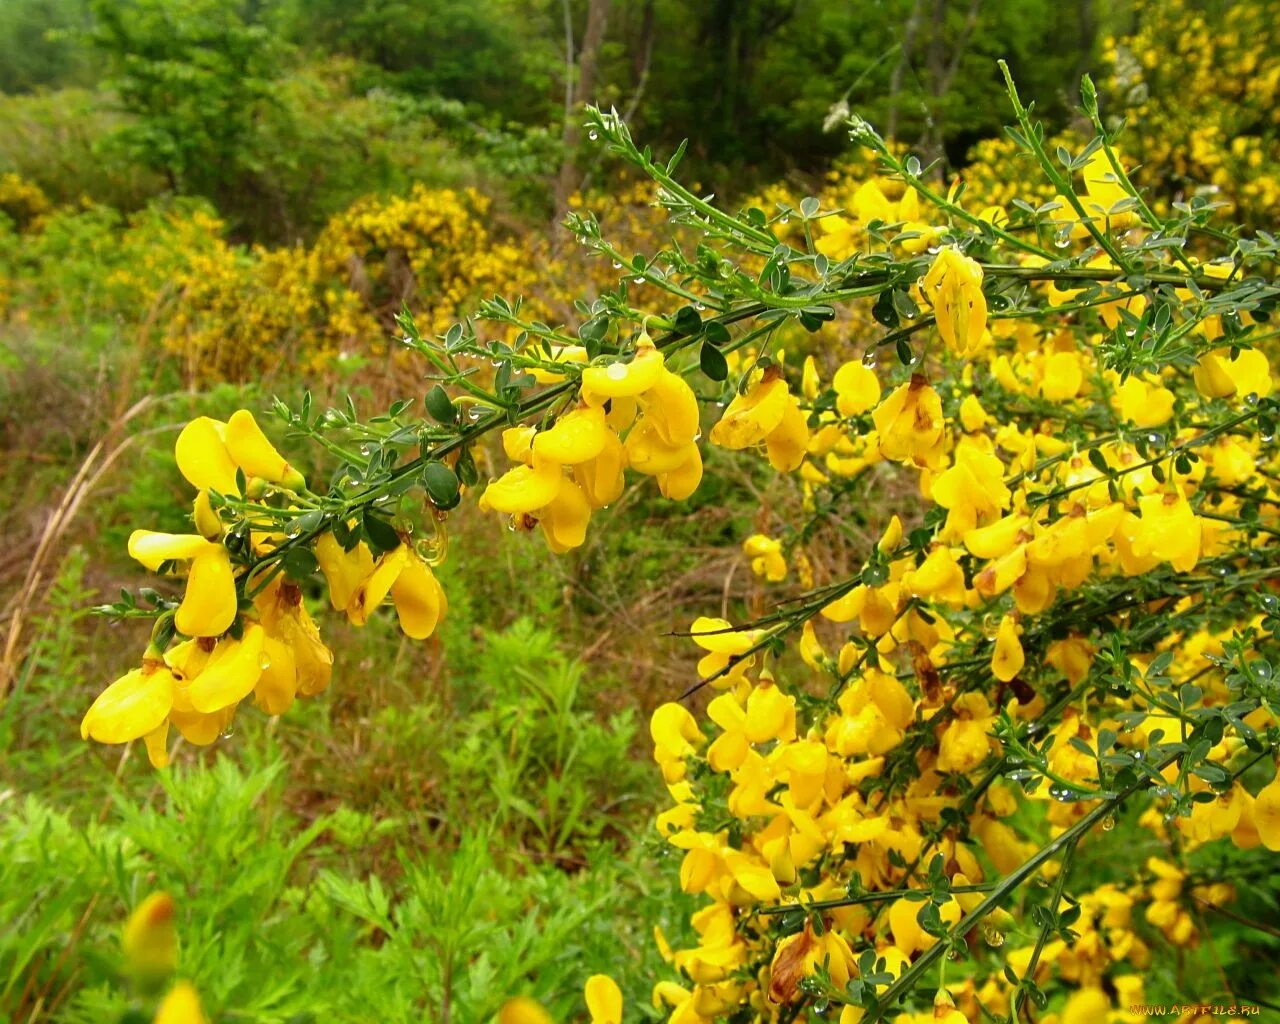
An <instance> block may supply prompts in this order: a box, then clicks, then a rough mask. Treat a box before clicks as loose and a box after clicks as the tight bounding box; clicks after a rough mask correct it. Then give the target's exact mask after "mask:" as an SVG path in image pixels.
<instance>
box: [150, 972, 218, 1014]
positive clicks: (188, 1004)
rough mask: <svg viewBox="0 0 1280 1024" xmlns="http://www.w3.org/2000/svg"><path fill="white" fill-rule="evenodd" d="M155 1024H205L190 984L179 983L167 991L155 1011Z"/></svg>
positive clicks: (198, 999)
mask: <svg viewBox="0 0 1280 1024" xmlns="http://www.w3.org/2000/svg"><path fill="white" fill-rule="evenodd" d="M155 1024H207V1021H206V1020H205V1015H204V1012H203V1011H202V1010H201V1009H200V997H199V995H197V994H196V990H195V988H194V987H193V986H192V985H191V983H190V982H186V981H180V982H178V983H177V984H176V985H174V986H173V988H171V989H170V990H169V994H168V995H167V996H165V997H164V1001H163V1002H161V1004H160V1007H159V1009H158V1010H157V1011H156V1019H155Z"/></svg>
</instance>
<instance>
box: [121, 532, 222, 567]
mask: <svg viewBox="0 0 1280 1024" xmlns="http://www.w3.org/2000/svg"><path fill="white" fill-rule="evenodd" d="M216 547H218V545H217V544H215V543H213V542H212V541H209V540H205V538H204V537H201V536H200V535H199V534H198V533H156V532H155V531H154V530H134V531H133V533H131V534H129V557H130V558H134V559H136V560H137V561H139V562H141V563H142V564H143V565H145V566H146V567H147V568H148V569H150V570H151V571H152V572H156V571H157V570H159V568H160V566H161V564H162V563H164V562H185V561H188V560H189V559H192V558H195V557H196V555H199V554H201V553H203V552H205V551H210V550H212V549H214V548H216Z"/></svg>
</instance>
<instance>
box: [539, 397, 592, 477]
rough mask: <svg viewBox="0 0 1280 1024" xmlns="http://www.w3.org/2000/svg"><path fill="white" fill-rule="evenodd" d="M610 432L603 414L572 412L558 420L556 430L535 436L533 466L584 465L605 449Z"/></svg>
mask: <svg viewBox="0 0 1280 1024" xmlns="http://www.w3.org/2000/svg"><path fill="white" fill-rule="evenodd" d="M609 432H610V431H609V428H608V427H607V426H605V422H604V412H603V411H602V410H600V409H598V408H584V409H574V410H573V411H572V412H570V413H567V414H565V415H564V416H562V417H561V418H560V419H558V420H557V421H556V424H555V426H553V427H551V428H550V429H549V430H543V431H540V432H539V433H537V434H536V435H535V436H534V438H533V461H534V464H535V465H536V464H538V463H539V462H543V463H545V464H548V465H549V464H551V463H559V464H560V465H564V466H573V465H577V464H578V463H579V462H587V461H588V460H590V459H594V458H595V457H596V456H597V455H599V454H600V452H601V451H602V450H603V449H604V446H605V441H606V436H607V435H608V434H609Z"/></svg>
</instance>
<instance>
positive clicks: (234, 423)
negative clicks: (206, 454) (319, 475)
mask: <svg viewBox="0 0 1280 1024" xmlns="http://www.w3.org/2000/svg"><path fill="white" fill-rule="evenodd" d="M226 443H227V452H228V454H230V456H231V458H232V460H233V461H234V462H235V463H236V465H238V466H239V467H240V468H241V469H242V470H244V475H245V476H247V477H254V476H256V477H261V478H262V479H263V480H268V481H270V482H271V483H273V484H281V485H282V486H284V487H287V488H289V489H290V490H294V491H296V490H300V489H301V488H303V487H305V486H306V481H305V480H303V478H302V474H301V473H299V472H298V471H297V470H296V469H294V468H293V467H291V466H290V465H289V463H287V462H286V461H285V460H284V456H282V455H281V454H280V453H279V452H278V451H276V449H275V447H274V446H273V445H272V444H271V442H270V441H268V440H267V435H266V434H264V433H263V432H262V428H261V427H259V426H258V421H257V420H255V419H254V418H253V413H251V412H249V410H248V409H239V410H237V411H236V412H233V413H232V414H231V418H230V419H229V420H227V429H226Z"/></svg>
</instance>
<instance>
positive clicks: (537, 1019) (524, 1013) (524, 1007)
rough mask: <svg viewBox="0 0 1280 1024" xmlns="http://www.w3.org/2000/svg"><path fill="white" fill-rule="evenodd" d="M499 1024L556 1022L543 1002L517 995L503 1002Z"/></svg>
mask: <svg viewBox="0 0 1280 1024" xmlns="http://www.w3.org/2000/svg"><path fill="white" fill-rule="evenodd" d="M498 1024H554V1022H553V1021H552V1019H551V1014H549V1013H547V1011H546V1010H544V1009H543V1008H542V1004H541V1003H539V1002H537V1001H536V1000H533V999H530V998H529V997H528V996H516V997H515V998H514V999H508V1000H507V1001H506V1002H505V1003H503V1004H502V1009H501V1010H499V1011H498Z"/></svg>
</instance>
